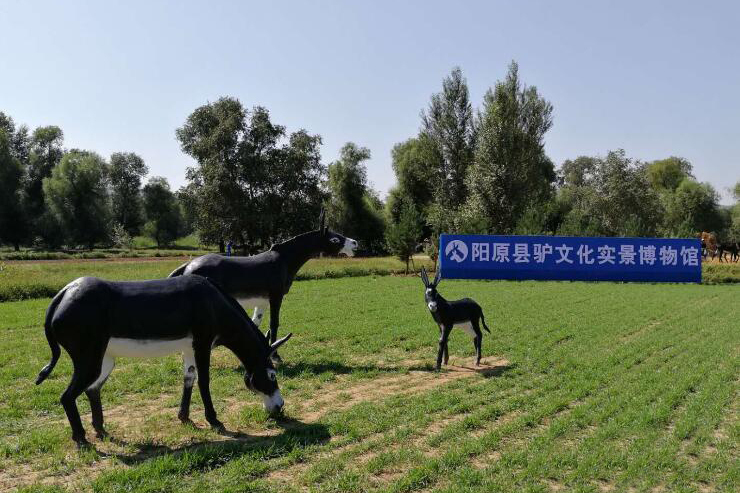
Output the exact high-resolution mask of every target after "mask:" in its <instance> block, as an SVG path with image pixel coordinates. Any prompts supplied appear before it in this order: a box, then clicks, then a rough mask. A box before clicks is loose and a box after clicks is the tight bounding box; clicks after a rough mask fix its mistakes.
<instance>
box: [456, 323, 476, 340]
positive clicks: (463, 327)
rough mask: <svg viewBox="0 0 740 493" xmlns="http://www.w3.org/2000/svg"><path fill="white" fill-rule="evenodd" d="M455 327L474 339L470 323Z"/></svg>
mask: <svg viewBox="0 0 740 493" xmlns="http://www.w3.org/2000/svg"><path fill="white" fill-rule="evenodd" d="M455 327H457V328H458V329H462V330H464V331H465V333H467V334H468V335H469V336H470V337H475V331H474V330H473V324H472V323H470V322H463V323H461V324H455Z"/></svg>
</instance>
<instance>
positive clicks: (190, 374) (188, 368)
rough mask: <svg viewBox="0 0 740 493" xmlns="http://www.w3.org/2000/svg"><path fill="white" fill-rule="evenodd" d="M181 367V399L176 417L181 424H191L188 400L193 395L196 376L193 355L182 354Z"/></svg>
mask: <svg viewBox="0 0 740 493" xmlns="http://www.w3.org/2000/svg"><path fill="white" fill-rule="evenodd" d="M182 366H183V372H184V377H183V384H182V399H181V400H180V412H179V413H178V414H177V417H178V418H179V419H180V421H182V422H183V423H191V421H190V398H191V397H192V395H193V384H194V383H195V379H196V378H197V376H198V372H197V371H196V369H195V368H196V364H195V355H194V354H193V353H192V352H188V353H184V354H183V355H182Z"/></svg>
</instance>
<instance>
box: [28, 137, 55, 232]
mask: <svg viewBox="0 0 740 493" xmlns="http://www.w3.org/2000/svg"><path fill="white" fill-rule="evenodd" d="M63 143H64V132H62V129H61V128H59V127H56V126H53V125H52V126H47V127H39V128H37V129H36V130H34V131H33V134H32V136H31V152H30V157H29V165H28V181H27V183H26V199H27V209H28V215H29V217H30V220H31V221H34V222H35V221H37V220H38V218H40V217H41V215H43V213H44V208H45V200H44V190H43V181H44V179H45V178H48V177H49V176H51V173H52V170H53V169H54V168H55V167H56V166H57V165H58V164H59V163H60V162H61V160H62V156H63V155H64V150H63V149H62V144H63Z"/></svg>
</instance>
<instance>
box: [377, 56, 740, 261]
mask: <svg viewBox="0 0 740 493" xmlns="http://www.w3.org/2000/svg"><path fill="white" fill-rule="evenodd" d="M552 112H553V107H552V105H551V104H550V103H549V102H548V101H547V100H545V99H544V98H543V97H542V96H540V94H539V93H538V91H537V89H536V87H534V86H526V85H525V84H524V83H522V81H521V80H520V77H519V71H518V66H517V64H516V63H515V62H512V64H511V65H510V66H509V70H508V73H507V75H506V77H505V79H504V80H503V81H499V82H497V83H496V84H495V86H494V87H492V88H491V89H489V90H488V91H487V92H486V94H485V96H484V98H483V103H482V106H481V107H480V108H479V109H478V110H477V111H474V110H473V107H472V104H471V102H470V98H469V92H468V87H467V83H466V80H465V78H464V77H463V75H462V72H461V70H460V69H459V68H456V69H454V70H453V71H452V73H451V74H450V75H449V76H448V77H446V78H445V79H444V81H443V83H442V91H441V92H439V93H437V94H434V95H432V97H431V100H430V103H429V107H428V108H427V110H426V111H424V112H423V113H422V118H421V126H420V130H419V133H418V135H417V136H415V137H412V138H410V139H408V140H407V141H405V142H402V143H400V144H397V145H396V146H395V148H394V149H393V153H392V157H393V170H394V171H395V174H396V178H397V185H396V186H395V188H393V189H392V190H391V191H390V194H389V197H388V200H387V204H386V206H387V212H388V214H387V215H388V218H389V221H390V224H389V228H388V235H387V236H388V240H389V245H390V246H391V247H392V250H393V251H394V253H396V254H398V255H399V256H400V257H401V258H402V259H404V258H405V259H407V258H408V256H409V255H410V254H411V253H412V252H413V251H414V250H415V248H416V247H417V245H418V243H419V241H420V240H422V239H425V238H428V239H429V240H430V241H429V249H430V252H429V253H431V254H432V255H436V252H435V250H434V249H435V247H436V245H437V244H438V241H437V239H438V235H439V234H440V233H442V232H450V233H454V232H458V233H463V232H464V233H470V234H475V233H481V234H560V235H595V236H674V237H679V236H681V237H696V236H697V234H698V233H699V232H700V231H713V232H715V233H717V234H718V236H720V238H725V239H727V240H734V241H738V240H740V203H738V204H736V205H735V206H734V207H731V208H727V207H721V206H720V205H719V196H718V194H717V192H716V191H715V190H714V189H713V188H712V186H711V185H709V184H707V183H699V182H697V181H696V179H695V177H694V176H693V174H692V166H691V164H690V163H689V162H688V161H687V160H685V159H682V158H677V157H670V158H667V159H664V160H659V161H653V162H641V161H637V160H634V159H631V158H629V157H628V156H627V155H626V153H625V152H624V150H621V149H618V150H615V151H609V152H608V153H607V154H606V156H595V157H590V156H581V157H578V158H576V159H573V160H566V161H565V162H564V163H563V164H562V166H561V167H560V169H558V170H556V169H555V166H554V165H553V163H552V161H551V160H550V159H549V158H548V157H547V155H546V154H545V151H544V136H545V134H546V133H547V131H548V130H549V129H550V128H551V126H552V123H553V119H552ZM734 194H735V198H736V199H737V200H740V183H738V185H737V186H736V187H735V190H734Z"/></svg>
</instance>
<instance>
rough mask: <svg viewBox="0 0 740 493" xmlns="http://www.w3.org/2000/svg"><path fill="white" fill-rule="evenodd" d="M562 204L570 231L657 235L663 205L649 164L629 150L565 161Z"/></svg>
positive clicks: (565, 229) (564, 224) (565, 226)
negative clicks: (632, 154)
mask: <svg viewBox="0 0 740 493" xmlns="http://www.w3.org/2000/svg"><path fill="white" fill-rule="evenodd" d="M559 175H560V182H561V186H560V189H559V190H558V195H557V198H556V204H557V207H556V208H559V211H560V212H559V213H562V214H564V218H563V221H562V223H561V227H560V230H559V232H560V233H561V234H568V235H571V234H572V235H595V236H654V235H656V234H657V233H658V231H659V228H660V224H661V221H662V218H663V206H662V204H661V201H660V197H659V195H658V192H657V191H656V190H655V189H654V188H653V187H652V185H651V183H650V180H649V178H648V175H647V173H646V168H645V166H644V165H643V164H642V163H640V162H639V161H635V160H633V159H630V158H628V157H627V156H626V153H625V152H624V150H622V149H619V150H617V151H610V152H609V153H608V154H607V155H606V156H605V157H594V158H590V157H586V156H581V157H579V158H577V159H575V160H573V161H570V160H568V161H565V163H563V166H562V167H561V169H560V173H559Z"/></svg>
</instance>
